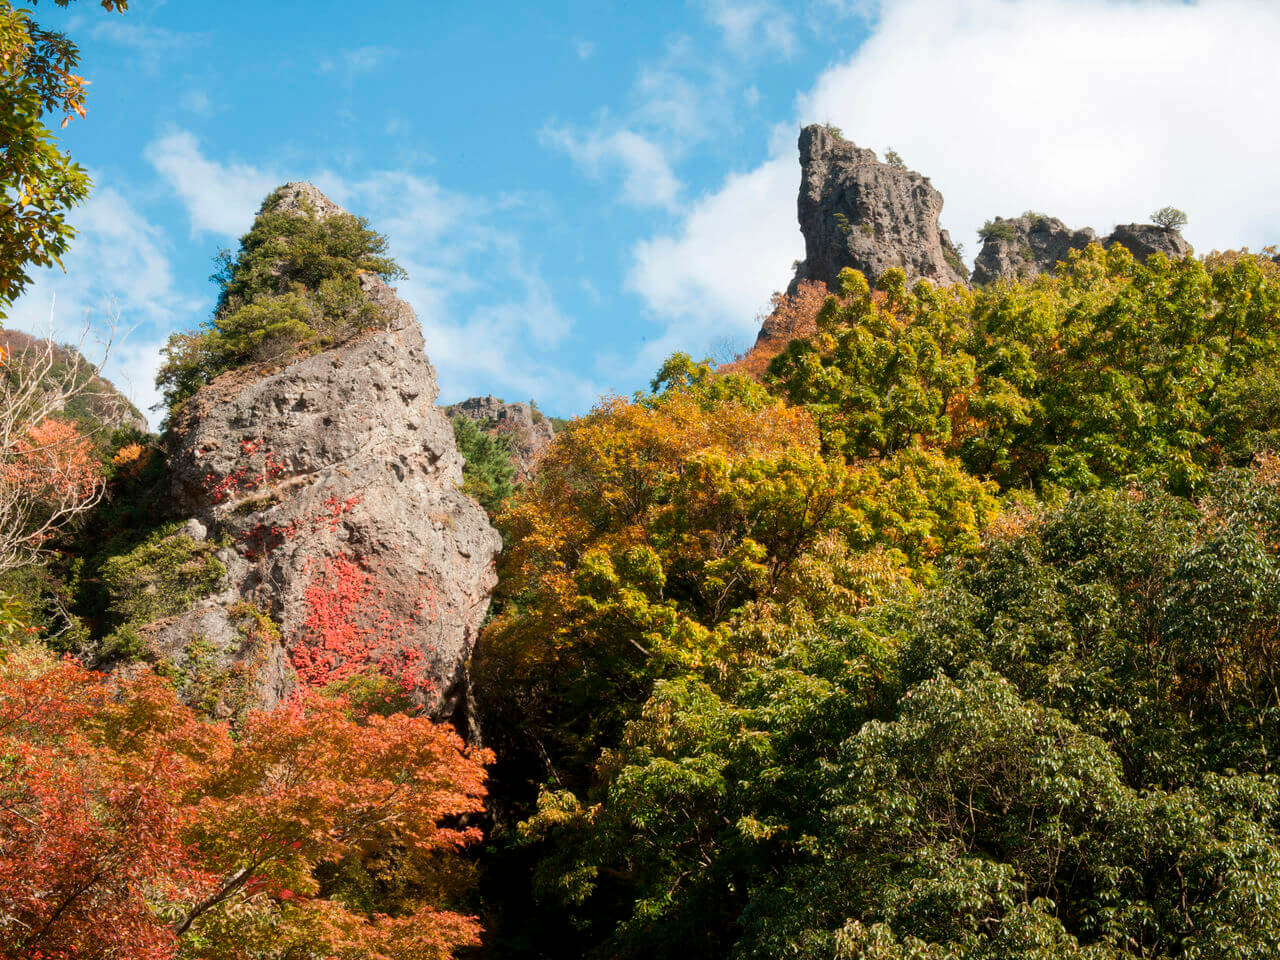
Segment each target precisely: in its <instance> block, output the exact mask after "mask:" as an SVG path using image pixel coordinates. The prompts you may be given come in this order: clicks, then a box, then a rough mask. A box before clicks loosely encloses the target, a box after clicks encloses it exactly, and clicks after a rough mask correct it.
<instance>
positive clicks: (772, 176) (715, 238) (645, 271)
mask: <svg viewBox="0 0 1280 960" xmlns="http://www.w3.org/2000/svg"><path fill="white" fill-rule="evenodd" d="M794 168H795V163H794V161H792V160H790V159H789V158H775V159H773V160H770V161H769V162H768V163H765V164H763V165H762V166H760V167H757V168H756V169H755V170H752V171H751V172H749V173H744V174H734V175H732V176H730V177H729V178H728V180H726V181H725V184H724V186H723V187H721V188H720V189H719V190H718V191H717V192H715V193H713V194H711V195H709V196H706V197H703V198H702V199H700V200H699V201H698V202H697V203H695V204H694V205H693V206H692V207H691V208H690V211H689V213H688V215H687V216H686V217H685V219H684V222H683V224H682V225H681V227H680V229H679V230H678V231H677V232H676V233H675V234H674V235H670V236H660V237H655V238H653V239H650V240H646V241H642V242H641V243H639V244H638V245H637V246H636V248H635V250H634V251H633V256H634V261H633V265H632V268H631V271H630V273H629V274H628V277H627V287H628V289H630V290H633V291H636V292H638V293H640V294H641V295H642V296H643V297H644V299H645V301H646V303H647V304H648V306H649V307H650V308H651V309H652V310H653V311H654V312H655V313H657V314H659V315H660V316H663V317H666V318H668V319H669V320H670V321H671V323H670V326H669V327H668V329H667V332H666V334H665V335H664V336H662V337H661V338H660V339H659V340H658V341H657V342H655V343H653V344H652V345H651V346H650V348H649V349H648V350H647V351H646V355H645V356H644V358H643V359H642V364H643V366H644V367H647V368H648V367H652V363H653V360H654V359H660V358H661V357H662V356H664V355H665V354H667V353H669V352H670V351H672V350H675V349H679V348H681V347H682V346H683V348H685V349H692V350H694V351H695V352H696V351H701V350H704V349H706V346H707V345H708V344H709V343H711V342H712V341H713V340H715V339H717V338H718V337H719V336H721V335H725V334H728V335H731V336H734V337H745V336H747V335H753V334H754V333H755V330H756V328H758V327H759V321H758V319H757V315H758V314H759V312H760V311H761V310H762V309H764V307H765V306H766V305H767V304H768V302H769V296H770V294H771V293H773V291H775V290H777V289H778V288H779V287H780V286H785V285H786V282H787V275H788V273H789V272H790V264H791V262H792V261H793V260H796V259H798V258H800V257H803V256H804V243H803V241H802V240H801V238H800V233H799V231H798V229H797V228H796V223H795V218H796V213H795V199H794V195H795V189H796V180H797V174H796V172H795V169H794Z"/></svg>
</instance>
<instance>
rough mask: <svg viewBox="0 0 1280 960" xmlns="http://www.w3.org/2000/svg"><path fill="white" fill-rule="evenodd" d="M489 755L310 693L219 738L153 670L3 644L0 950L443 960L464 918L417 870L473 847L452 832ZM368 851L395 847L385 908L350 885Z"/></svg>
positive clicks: (65, 955)
mask: <svg viewBox="0 0 1280 960" xmlns="http://www.w3.org/2000/svg"><path fill="white" fill-rule="evenodd" d="M487 760H488V756H487V754H486V753H485V752H484V751H477V750H469V749H467V748H465V747H464V746H463V745H462V743H461V741H460V740H459V738H458V737H457V735H456V734H455V733H454V732H453V731H452V730H451V729H450V728H448V727H444V726H441V725H438V724H435V723H433V722H432V721H430V720H427V719H425V718H422V717H411V716H406V715H404V714H395V715H392V716H378V715H371V716H358V715H356V714H353V712H352V710H351V708H350V706H349V705H348V704H346V703H345V702H344V701H342V700H338V699H328V698H325V697H322V696H320V695H318V694H308V695H306V696H304V697H303V698H302V699H300V700H299V701H298V702H297V703H294V704H292V705H290V706H287V707H283V708H280V709H277V710H274V711H257V712H253V713H250V714H249V716H248V717H247V719H246V720H245V722H244V725H243V727H242V728H241V729H240V730H238V731H237V732H236V733H235V735H233V734H232V732H231V730H230V729H229V728H228V727H227V726H226V725H225V724H222V723H212V722H208V721H205V720H203V719H200V718H199V717H197V716H196V715H195V714H194V713H192V711H190V710H189V709H187V708H185V707H183V706H182V705H181V704H179V703H178V701H177V700H176V698H175V696H174V693H173V691H172V689H171V687H170V686H169V685H168V684H167V683H165V682H164V681H162V680H160V679H159V678H157V677H154V676H150V675H145V676H142V677H140V678H138V679H134V680H121V681H117V682H109V681H108V680H106V679H105V678H103V677H102V676H100V675H97V674H94V673H91V672H89V671H86V670H84V669H83V668H81V667H79V666H76V665H74V664H71V663H56V662H50V661H48V660H45V659H42V658H40V657H37V656H33V655H28V654H18V655H15V656H13V657H11V658H10V660H9V661H8V662H6V663H4V664H3V665H0V773H2V774H3V776H0V956H2V957H4V958H6V960H8V958H12V960H18V958H23V960H36V958H41V960H72V958H75V960H89V958H99V957H102V958H106V957H119V956H127V957H130V958H138V960H153V958H154V960H162V958H171V957H202V958H224V957H225V958H241V957H249V956H260V955H267V953H268V952H269V953H270V955H272V956H317V957H320V956H323V957H341V958H365V957H375V956H376V957H388V958H405V960H408V958H443V957H448V956H450V955H451V954H452V952H453V950H454V949H455V948H457V947H460V946H462V945H466V944H471V943H474V942H476V939H477V936H478V926H477V924H476V922H475V921H474V920H473V919H471V918H469V917H466V916H464V915H462V914H459V913H457V912H455V911H452V910H450V909H448V908H447V907H446V906H445V905H444V904H443V903H442V902H441V890H442V889H444V888H443V887H442V886H441V883H440V882H439V880H435V881H432V880H431V879H430V876H431V874H432V871H436V872H438V871H439V867H438V864H439V863H440V862H441V858H442V857H447V856H448V855H450V854H452V853H453V852H455V851H458V850H460V849H461V848H463V847H465V846H467V845H468V844H470V843H472V842H474V841H475V840H476V839H478V833H477V831H476V830H475V829H474V828H467V827H458V826H451V825H448V824H453V823H456V822H457V818H458V817H460V816H462V815H465V814H468V813H474V812H476V811H478V810H479V809H480V807H481V804H482V798H483V796H484V793H485V787H484V768H483V764H484V763H485V762H486V761H487ZM373 848H378V849H383V850H394V851H398V853H397V854H396V856H395V857H394V858H392V860H393V861H394V865H393V866H391V867H387V868H384V869H383V873H385V871H386V870H391V871H392V872H393V873H395V874H397V875H398V876H399V881H397V880H396V878H395V877H391V876H384V877H383V881H382V882H390V883H392V884H395V883H396V882H400V884H401V889H402V890H404V891H405V892H404V893H403V894H402V895H401V896H400V897H398V898H397V899H396V901H395V903H394V910H391V911H388V910H387V909H386V906H385V904H384V906H383V908H382V909H381V910H378V909H363V908H362V906H361V904H360V898H359V897H358V896H356V895H355V891H356V890H357V889H358V887H359V884H358V883H357V882H356V881H362V882H364V883H365V884H367V883H369V882H376V877H371V876H370V875H369V868H368V867H367V866H366V865H364V857H365V854H366V851H368V850H369V849H373ZM446 872H447V871H446ZM362 878H363V879H362ZM405 878H410V881H411V882H407V883H406V882H405ZM353 884H356V885H355V886H353Z"/></svg>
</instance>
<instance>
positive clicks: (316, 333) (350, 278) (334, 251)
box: [156, 191, 404, 415]
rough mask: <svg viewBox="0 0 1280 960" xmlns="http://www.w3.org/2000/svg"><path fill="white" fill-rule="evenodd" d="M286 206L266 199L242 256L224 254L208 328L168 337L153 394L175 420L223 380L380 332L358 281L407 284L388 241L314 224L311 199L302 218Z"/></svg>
mask: <svg viewBox="0 0 1280 960" xmlns="http://www.w3.org/2000/svg"><path fill="white" fill-rule="evenodd" d="M282 199H283V198H282V196H281V194H280V192H279V191H277V192H276V193H273V194H271V195H270V196H269V197H267V198H266V200H264V201H263V204H262V209H261V211H260V212H259V215H258V217H257V219H256V220H255V221H254V224H253V227H252V228H251V229H250V230H249V232H248V233H246V234H245V235H244V236H243V237H241V238H240V247H239V250H238V251H237V252H236V253H235V254H234V255H233V254H232V253H231V252H230V251H227V250H224V251H222V252H221V253H220V254H219V255H218V258H217V270H216V271H215V272H214V274H213V276H212V277H211V278H210V279H211V280H213V282H214V283H216V284H217V285H218V289H219V292H218V302H217V306H216V307H215V308H214V312H213V316H212V317H211V318H210V319H209V321H208V322H207V323H206V324H204V325H203V326H202V327H200V328H199V329H197V330H194V331H187V332H181V333H175V334H173V335H171V336H170V337H169V342H168V344H167V345H166V347H165V348H164V351H163V354H164V364H163V365H162V366H161V368H160V372H159V375H158V376H157V378H156V385H157V386H159V387H160V388H161V390H162V391H163V394H164V402H165V405H166V407H167V409H168V411H169V414H170V415H172V414H173V412H174V411H175V410H176V409H177V408H178V407H179V406H180V405H181V404H182V402H183V401H185V400H186V399H188V398H189V397H190V396H191V395H192V394H194V393H195V392H196V391H197V390H199V389H200V387H202V386H203V385H204V384H206V383H208V382H209V381H210V380H212V379H213V378H214V377H216V376H217V375H218V374H220V373H223V372H224V371H227V370H231V369H234V368H236V367H239V366H242V365H244V364H246V363H256V362H263V361H269V360H279V359H282V358H284V357H288V356H293V355H296V354H298V353H300V352H302V351H306V350H313V349H319V348H322V347H325V346H329V345H332V344H333V343H335V342H338V341H340V340H342V339H344V338H346V337H349V336H351V335H352V334H353V333H356V332H358V331H359V330H362V329H364V328H366V327H368V326H371V325H373V324H375V323H376V322H377V321H378V315H377V310H376V308H375V307H374V305H373V304H371V303H370V302H369V301H368V299H367V298H366V297H365V296H364V295H363V294H362V293H361V290H360V280H359V274H360V273H361V272H369V273H375V274H377V275H379V276H381V277H382V278H383V279H385V280H391V279H394V278H396V277H401V276H404V271H402V270H401V269H400V267H399V266H398V265H397V264H396V262H395V261H394V260H392V259H391V258H390V257H388V256H387V255H386V250H387V239H386V237H384V236H382V235H381V234H379V233H377V232H375V231H373V230H371V229H370V228H369V224H368V222H367V221H366V220H364V219H363V218H362V217H357V216H353V215H352V214H349V213H347V212H345V211H336V212H332V213H328V212H325V214H324V215H316V214H317V213H318V211H316V210H315V209H314V208H312V207H311V206H310V205H309V204H308V202H307V200H306V197H305V195H304V196H303V198H302V199H301V200H300V201H299V204H298V206H299V209H293V208H290V209H281V206H282ZM308 214H309V215H308Z"/></svg>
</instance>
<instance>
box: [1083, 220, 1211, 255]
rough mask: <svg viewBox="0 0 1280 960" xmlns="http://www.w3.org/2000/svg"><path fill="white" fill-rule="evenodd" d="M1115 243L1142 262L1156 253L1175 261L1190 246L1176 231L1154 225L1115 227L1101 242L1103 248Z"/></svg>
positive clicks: (1130, 224) (1137, 224)
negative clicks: (1125, 248) (1127, 249)
mask: <svg viewBox="0 0 1280 960" xmlns="http://www.w3.org/2000/svg"><path fill="white" fill-rule="evenodd" d="M1117 243H1118V244H1120V245H1121V246H1124V247H1128V248H1129V252H1130V253H1132V254H1133V255H1134V256H1135V257H1137V258H1138V259H1139V260H1142V261H1143V262H1145V261H1146V259H1147V258H1148V257H1150V256H1152V255H1153V254H1156V253H1163V254H1164V255H1165V256H1167V257H1169V258H1170V259H1177V258H1181V257H1185V256H1186V255H1187V254H1188V253H1190V252H1191V244H1189V243H1187V241H1186V240H1184V239H1183V237H1182V234H1180V233H1179V232H1178V231H1177V230H1174V229H1173V228H1172V227H1161V226H1157V225H1156V224H1154V223H1126V224H1124V225H1123V226H1119V227H1116V228H1115V229H1114V230H1112V231H1111V236H1109V237H1107V239H1106V240H1104V241H1102V244H1103V246H1105V247H1111V246H1114V245H1115V244H1117Z"/></svg>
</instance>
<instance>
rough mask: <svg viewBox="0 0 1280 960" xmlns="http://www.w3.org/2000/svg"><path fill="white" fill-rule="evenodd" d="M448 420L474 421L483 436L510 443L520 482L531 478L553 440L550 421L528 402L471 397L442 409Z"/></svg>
mask: <svg viewBox="0 0 1280 960" xmlns="http://www.w3.org/2000/svg"><path fill="white" fill-rule="evenodd" d="M445 413H447V414H448V415H449V416H450V417H455V416H463V417H469V418H470V419H472V420H474V421H476V423H477V424H479V425H480V427H481V429H483V430H484V431H485V432H486V433H490V434H497V435H499V436H504V437H507V438H508V439H509V440H510V442H511V462H512V463H513V464H515V468H516V481H517V482H518V483H523V482H524V481H526V480H528V479H529V478H530V477H531V476H533V473H534V470H535V469H536V467H537V463H538V460H539V459H541V457H542V455H543V454H544V453H546V452H547V448H548V447H550V446H551V441H552V440H554V439H555V438H556V431H555V428H554V427H553V426H552V425H551V421H550V420H548V419H547V418H546V417H545V416H543V415H542V414H541V413H539V412H538V411H537V410H535V409H533V408H532V407H531V406H530V405H529V404H527V403H504V402H503V401H502V399H501V398H500V397H495V396H492V395H490V396H487V397H471V398H470V399H468V400H463V401H462V402H461V403H455V404H453V405H452V406H449V407H445Z"/></svg>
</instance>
